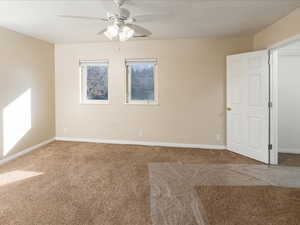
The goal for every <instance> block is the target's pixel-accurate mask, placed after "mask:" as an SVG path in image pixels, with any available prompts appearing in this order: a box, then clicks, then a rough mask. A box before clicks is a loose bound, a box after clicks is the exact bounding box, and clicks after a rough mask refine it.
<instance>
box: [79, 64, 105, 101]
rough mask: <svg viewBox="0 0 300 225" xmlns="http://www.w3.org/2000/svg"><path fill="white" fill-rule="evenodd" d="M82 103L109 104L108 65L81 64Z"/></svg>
mask: <svg viewBox="0 0 300 225" xmlns="http://www.w3.org/2000/svg"><path fill="white" fill-rule="evenodd" d="M80 67H81V85H82V89H81V103H87V104H89V103H91V104H94V103H107V102H108V63H103V62H99V63H97V62H91V63H89V62H80Z"/></svg>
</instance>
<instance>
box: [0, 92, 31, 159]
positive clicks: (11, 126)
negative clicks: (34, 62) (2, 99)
mask: <svg viewBox="0 0 300 225" xmlns="http://www.w3.org/2000/svg"><path fill="white" fill-rule="evenodd" d="M30 129H31V89H28V90H27V91H25V92H24V93H23V94H22V95H20V96H19V97H18V98H17V99H15V100H14V101H13V102H11V103H10V104H9V105H7V106H6V107H5V108H4V109H3V156H6V155H7V154H8V153H9V152H10V151H11V150H12V149H13V147H14V146H15V145H16V144H17V143H18V141H20V139H21V138H22V137H23V136H24V135H25V134H26V133H27V132H28V131H29V130H30Z"/></svg>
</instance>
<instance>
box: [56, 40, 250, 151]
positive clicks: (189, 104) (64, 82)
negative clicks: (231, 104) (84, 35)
mask: <svg viewBox="0 0 300 225" xmlns="http://www.w3.org/2000/svg"><path fill="white" fill-rule="evenodd" d="M251 48H252V39H251V38H227V39H198V40H196V39H186V40H164V41H149V40H148V41H134V42H131V41H130V42H126V43H116V42H107V43H99V44H69V45H68V44H65V45H64V44H62V45H56V47H55V68H56V69H55V70H56V71H55V74H56V84H55V86H56V136H58V137H72V138H99V139H112V140H128V141H149V142H172V143H188V144H211V145H219V144H220V145H222V144H224V143H225V140H224V139H225V100H226V98H225V78H226V74H225V73H226V70H225V68H226V58H225V57H226V56H227V55H229V54H234V53H241V52H245V51H249V50H251ZM125 58H158V60H159V65H158V84H159V90H158V91H159V106H141V105H125V104H124V98H125V93H124V90H125V86H124V85H125V73H124V60H125ZM79 59H82V60H95V59H109V61H110V67H109V98H110V104H109V105H80V104H79V70H78V62H79ZM139 134H142V135H139ZM218 134H219V135H220V136H221V139H220V140H217V138H216V135H218Z"/></svg>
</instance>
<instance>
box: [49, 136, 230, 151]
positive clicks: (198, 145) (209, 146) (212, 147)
mask: <svg viewBox="0 0 300 225" xmlns="http://www.w3.org/2000/svg"><path fill="white" fill-rule="evenodd" d="M55 140H57V141H73V142H92V143H105V144H120V145H121V144H122V145H145V146H161V147H176V148H199V149H214V150H225V149H226V147H225V146H224V145H202V144H181V143H168V142H145V141H124V140H112V139H98V138H70V137H56V138H55Z"/></svg>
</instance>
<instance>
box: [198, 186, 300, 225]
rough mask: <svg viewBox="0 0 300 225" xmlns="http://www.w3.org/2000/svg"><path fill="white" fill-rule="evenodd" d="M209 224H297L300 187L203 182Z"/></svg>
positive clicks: (203, 203) (205, 210) (201, 198)
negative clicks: (212, 184)
mask: <svg viewBox="0 0 300 225" xmlns="http://www.w3.org/2000/svg"><path fill="white" fill-rule="evenodd" d="M196 189H197V192H198V193H199V199H200V200H201V203H202V205H203V208H204V210H203V211H204V213H205V215H206V218H207V220H208V224H209V225H247V224H249V225H298V224H300V189H296V188H284V187H274V186H200V187H197V188H196Z"/></svg>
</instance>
